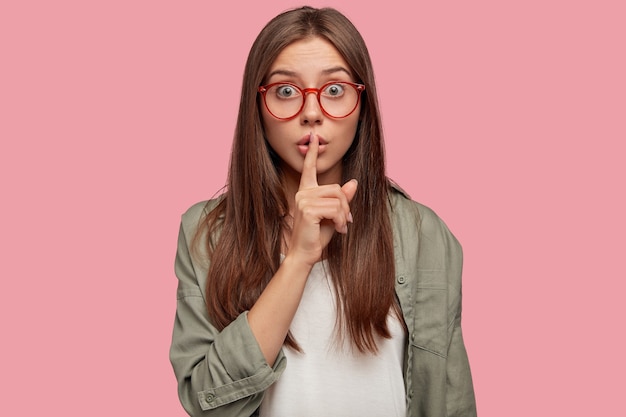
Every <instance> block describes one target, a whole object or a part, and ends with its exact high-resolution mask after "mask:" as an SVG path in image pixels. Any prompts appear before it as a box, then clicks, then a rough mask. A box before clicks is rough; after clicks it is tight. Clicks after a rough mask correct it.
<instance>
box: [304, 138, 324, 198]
mask: <svg viewBox="0 0 626 417" xmlns="http://www.w3.org/2000/svg"><path fill="white" fill-rule="evenodd" d="M319 146H320V144H319V139H318V138H317V136H315V135H314V134H313V133H311V138H310V140H309V149H308V150H307V152H306V155H305V156H304V165H303V166H302V175H301V176H300V188H299V189H300V190H303V189H306V188H314V187H317V185H318V184H317V153H318V150H319Z"/></svg>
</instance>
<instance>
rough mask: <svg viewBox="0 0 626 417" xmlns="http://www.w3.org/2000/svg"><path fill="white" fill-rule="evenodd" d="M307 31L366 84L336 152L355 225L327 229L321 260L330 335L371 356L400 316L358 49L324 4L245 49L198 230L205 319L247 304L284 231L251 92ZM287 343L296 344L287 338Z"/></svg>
mask: <svg viewBox="0 0 626 417" xmlns="http://www.w3.org/2000/svg"><path fill="white" fill-rule="evenodd" d="M311 36H318V37H321V38H323V39H326V40H328V41H329V42H331V43H332V44H333V45H334V46H335V48H336V49H337V50H338V51H339V53H340V54H341V55H342V56H343V57H344V59H345V60H346V62H347V63H348V65H349V66H350V67H351V70H352V71H353V74H354V76H355V77H356V78H357V80H356V81H357V82H359V83H363V84H365V86H366V89H365V92H364V94H363V97H362V104H361V109H360V112H361V113H360V121H359V125H358V127H357V132H356V136H355V138H354V141H353V143H352V146H351V147H350V149H349V150H348V151H347V153H346V155H345V156H344V158H343V170H342V172H343V176H344V179H343V180H344V181H347V180H349V179H351V178H356V179H357V180H358V181H359V189H358V191H357V193H356V195H355V197H354V199H353V201H352V202H351V204H350V209H351V212H352V215H353V218H354V223H353V225H351V226H350V230H349V232H348V234H347V235H341V234H335V235H334V237H333V238H332V239H331V241H330V243H329V244H328V246H327V248H326V253H325V256H326V258H327V259H328V265H329V271H330V274H331V276H332V282H333V285H334V286H335V289H336V293H337V305H338V306H339V314H338V323H337V324H338V327H337V328H338V331H339V335H340V336H341V337H343V335H345V334H346V333H347V334H348V335H349V337H350V340H351V342H352V345H353V346H354V347H356V348H357V349H358V350H359V351H360V352H367V351H369V352H376V351H377V345H376V336H379V337H384V338H389V337H391V336H390V333H389V329H388V327H387V316H388V314H389V311H390V309H394V311H395V312H396V313H397V314H398V315H399V310H398V306H397V304H396V301H395V291H394V276H395V270H394V255H393V237H392V232H391V224H390V219H389V213H388V209H387V201H388V190H389V182H388V180H387V177H386V174H385V164H384V160H385V156H384V145H383V138H382V130H381V123H380V115H379V111H378V102H377V95H376V85H375V83H374V73H373V69H372V64H371V60H370V57H369V53H368V51H367V47H366V46H365V42H364V41H363V38H362V37H361V35H360V34H359V32H358V31H357V29H356V28H355V27H354V26H353V25H352V23H351V22H350V21H349V20H348V19H347V18H346V17H345V16H343V15H342V14H341V13H339V12H338V11H336V10H334V9H331V8H323V9H313V8H310V7H303V8H299V9H295V10H290V11H287V12H284V13H282V14H280V15H278V16H276V17H275V18H274V19H272V20H271V21H270V22H269V23H268V24H267V25H266V26H265V28H264V29H263V30H262V31H261V33H260V34H259V35H258V37H257V39H256V40H255V42H254V44H253V45H252V48H251V50H250V54H249V56H248V60H247V63H246V67H245V71H244V77H243V87H242V93H241V101H240V106H239V116H238V119H237V127H236V130H235V137H234V142H233V147H232V153H231V159H230V166H229V174H228V183H227V188H226V191H225V192H224V194H223V195H222V196H221V197H220V201H219V203H218V205H217V206H216V207H215V209H214V210H212V211H211V212H210V213H209V214H208V216H207V217H206V218H205V219H204V220H203V223H202V225H201V226H202V227H201V228H200V230H199V234H198V236H207V235H208V239H209V241H208V245H209V246H208V247H209V259H210V266H209V272H208V280H207V287H206V293H207V308H208V313H209V316H210V318H211V320H212V321H213V323H214V325H215V326H216V327H217V328H218V329H220V330H221V329H223V328H224V327H226V326H227V325H228V324H229V323H230V322H232V321H233V320H234V319H235V318H236V317H237V316H238V315H240V314H241V313H242V312H244V311H246V310H249V309H250V308H251V307H252V306H253V305H254V303H255V302H256V300H257V299H258V298H259V296H260V294H261V292H262V291H263V289H264V288H265V286H266V285H267V283H268V282H269V281H270V279H271V278H272V276H273V275H274V274H275V273H276V271H277V269H278V267H279V265H280V253H281V243H282V239H283V232H284V231H285V230H288V228H289V227H290V226H289V225H288V224H287V221H286V219H285V216H284V215H285V214H287V213H288V210H289V205H288V202H287V199H286V197H285V193H284V187H283V183H282V173H281V171H280V169H279V164H278V162H279V161H278V160H277V156H276V155H275V154H274V153H273V151H272V150H271V148H270V147H269V145H268V144H267V142H266V140H265V137H264V133H263V124H262V119H261V115H260V112H259V97H258V95H257V89H258V87H259V86H260V85H262V84H263V82H264V77H265V76H266V75H267V73H268V71H269V69H270V66H271V65H272V63H273V62H274V60H275V59H276V57H277V56H278V54H279V53H280V52H281V51H282V50H283V49H284V48H285V47H286V46H288V45H289V44H291V43H293V42H295V41H297V40H301V39H304V38H307V37H311ZM205 232H207V234H205ZM205 242H206V241H205ZM286 344H287V345H288V346H291V347H293V348H295V349H299V347H298V345H297V343H296V341H295V340H294V339H293V338H292V337H291V335H288V336H287V339H286Z"/></svg>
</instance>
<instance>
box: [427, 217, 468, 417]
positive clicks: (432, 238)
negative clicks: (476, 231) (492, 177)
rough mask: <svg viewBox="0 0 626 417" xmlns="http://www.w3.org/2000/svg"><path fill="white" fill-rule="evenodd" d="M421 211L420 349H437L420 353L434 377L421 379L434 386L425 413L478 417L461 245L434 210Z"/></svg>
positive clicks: (431, 386) (448, 416) (456, 416)
mask: <svg viewBox="0 0 626 417" xmlns="http://www.w3.org/2000/svg"><path fill="white" fill-rule="evenodd" d="M420 214H421V222H420V233H419V242H420V245H419V251H418V252H419V254H418V270H419V271H420V280H421V283H420V288H419V289H418V300H420V301H424V303H423V304H422V307H423V308H422V311H421V312H418V313H417V316H416V320H417V321H418V324H419V326H418V327H419V331H420V332H421V333H422V334H421V335H418V340H419V346H420V348H421V349H420V350H424V349H426V350H428V351H429V352H430V353H434V354H427V353H424V352H421V353H422V356H419V357H416V359H417V361H418V363H417V364H416V366H421V365H420V364H419V362H422V363H423V362H428V363H429V364H430V368H429V369H430V372H429V373H428V375H429V376H430V378H429V379H423V380H421V387H424V386H425V385H430V386H429V387H428V388H427V389H428V390H429V391H430V392H431V393H432V394H433V395H432V398H431V399H430V400H433V401H432V402H431V401H427V402H429V403H430V404H429V406H425V407H423V408H422V411H426V410H427V412H424V413H423V415H433V416H434V415H437V416H442V417H443V416H446V417H473V416H476V403H475V397H474V387H473V383H472V375H471V371H470V364H469V360H468V356H467V353H466V350H465V344H464V342H463V335H462V330H461V310H462V285H461V283H462V279H461V276H462V267H463V251H462V247H461V245H460V244H459V242H458V241H457V239H456V238H455V237H454V235H453V234H452V233H451V232H450V230H449V229H448V227H447V226H446V225H445V223H444V222H443V221H442V220H441V219H440V218H439V217H438V216H437V215H436V214H435V213H434V212H432V210H430V209H428V208H426V207H424V206H420ZM420 415H422V414H420Z"/></svg>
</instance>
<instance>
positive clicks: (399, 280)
mask: <svg viewBox="0 0 626 417" xmlns="http://www.w3.org/2000/svg"><path fill="white" fill-rule="evenodd" d="M405 282H406V278H405V277H404V275H400V276H399V277H398V284H404V283H405Z"/></svg>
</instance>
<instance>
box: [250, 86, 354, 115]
mask: <svg viewBox="0 0 626 417" xmlns="http://www.w3.org/2000/svg"><path fill="white" fill-rule="evenodd" d="M364 90H365V86H364V85H363V84H356V83H351V82H347V81H331V82H328V83H326V84H324V85H323V86H321V87H320V88H301V87H299V86H297V85H296V84H293V83H290V82H278V83H272V84H268V85H262V86H260V87H259V93H261V95H262V96H263V103H264V104H265V108H266V109H267V111H268V112H269V113H270V114H271V115H272V116H274V117H275V118H276V119H278V120H290V119H293V118H294V117H296V116H297V115H299V114H300V112H302V109H304V104H305V102H306V96H307V94H315V96H316V97H317V102H318V103H319V105H320V109H322V112H323V113H324V114H325V115H326V116H328V117H331V118H333V119H343V118H345V117H348V116H350V115H351V114H352V113H354V111H355V110H356V108H357V107H358V106H359V102H360V100H361V93H362V92H363V91H364Z"/></svg>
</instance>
